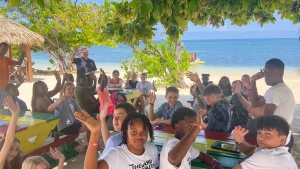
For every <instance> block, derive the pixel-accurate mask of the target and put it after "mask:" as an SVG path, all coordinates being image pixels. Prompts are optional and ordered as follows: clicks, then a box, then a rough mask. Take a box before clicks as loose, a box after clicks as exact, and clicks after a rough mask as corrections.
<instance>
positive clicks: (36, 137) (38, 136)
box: [0, 109, 59, 153]
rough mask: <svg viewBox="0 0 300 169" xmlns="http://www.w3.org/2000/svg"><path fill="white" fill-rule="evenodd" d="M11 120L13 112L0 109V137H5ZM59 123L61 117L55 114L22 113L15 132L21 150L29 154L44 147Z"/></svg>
mask: <svg viewBox="0 0 300 169" xmlns="http://www.w3.org/2000/svg"><path fill="white" fill-rule="evenodd" d="M10 120H11V112H10V111H9V110H7V109H0V137H5V135H6V132H7V128H8V124H9V122H10ZM58 121H59V116H55V115H54V114H47V113H38V112H31V111H21V112H20V113H19V117H18V120H17V126H16V131H15V132H16V133H15V137H17V138H18V139H19V140H20V142H21V143H22V144H20V150H22V151H23V152H24V153H29V152H32V151H34V150H36V149H38V148H40V147H42V146H43V145H44V143H45V141H46V139H47V137H48V136H49V133H50V131H51V130H52V129H54V128H55V126H56V125H57V123H58ZM29 139H30V140H31V141H30V140H29Z"/></svg>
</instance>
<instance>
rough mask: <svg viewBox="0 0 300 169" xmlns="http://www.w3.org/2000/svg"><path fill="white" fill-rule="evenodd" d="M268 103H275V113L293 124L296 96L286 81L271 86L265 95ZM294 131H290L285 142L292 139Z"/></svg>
mask: <svg viewBox="0 0 300 169" xmlns="http://www.w3.org/2000/svg"><path fill="white" fill-rule="evenodd" d="M264 98H265V100H266V104H275V105H276V106H277V107H276V108H275V111H274V115H277V116H281V117H283V118H285V119H286V121H287V122H288V123H289V124H290V125H291V123H292V121H293V116H294V112H295V106H296V105H295V98H294V94H293V92H292V90H291V89H290V88H289V87H288V86H287V85H286V84H285V83H278V84H276V85H274V86H272V87H270V88H269V89H268V90H267V91H266V94H265V96H264ZM291 134H292V132H291V131H290V132H289V135H288V136H287V139H286V142H285V144H288V143H289V142H290V139H291Z"/></svg>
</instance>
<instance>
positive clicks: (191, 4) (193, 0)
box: [188, 0, 199, 11]
mask: <svg viewBox="0 0 300 169" xmlns="http://www.w3.org/2000/svg"><path fill="white" fill-rule="evenodd" d="M188 4H189V9H190V10H192V11H193V10H195V9H196V8H197V6H198V5H199V0H191V1H190V2H189V3H188Z"/></svg>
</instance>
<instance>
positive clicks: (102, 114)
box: [100, 102, 108, 121]
mask: <svg viewBox="0 0 300 169" xmlns="http://www.w3.org/2000/svg"><path fill="white" fill-rule="evenodd" d="M107 112H108V103H106V102H105V103H104V105H103V108H102V110H101V112H100V120H101V121H105V120H106V116H107Z"/></svg>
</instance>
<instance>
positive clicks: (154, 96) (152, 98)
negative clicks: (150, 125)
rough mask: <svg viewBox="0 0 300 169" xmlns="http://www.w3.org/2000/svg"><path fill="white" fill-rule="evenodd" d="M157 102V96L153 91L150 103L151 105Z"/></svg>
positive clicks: (150, 95) (150, 94)
mask: <svg viewBox="0 0 300 169" xmlns="http://www.w3.org/2000/svg"><path fill="white" fill-rule="evenodd" d="M155 100H156V95H155V92H153V91H152V92H150V93H149V101H150V103H154V102H155Z"/></svg>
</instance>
